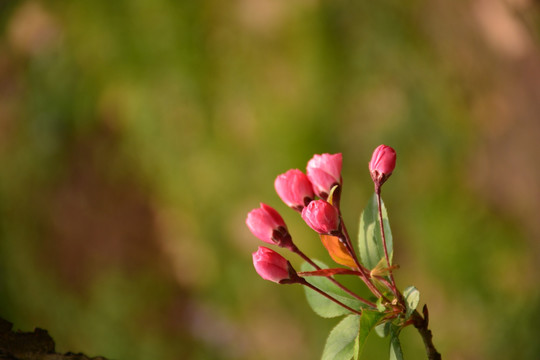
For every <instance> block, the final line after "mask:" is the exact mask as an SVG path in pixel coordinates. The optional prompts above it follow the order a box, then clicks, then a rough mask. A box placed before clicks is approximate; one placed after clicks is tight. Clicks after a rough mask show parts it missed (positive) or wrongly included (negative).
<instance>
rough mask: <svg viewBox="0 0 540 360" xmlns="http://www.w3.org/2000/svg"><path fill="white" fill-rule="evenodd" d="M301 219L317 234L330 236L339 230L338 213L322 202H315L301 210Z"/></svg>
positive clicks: (331, 206)
mask: <svg viewBox="0 0 540 360" xmlns="http://www.w3.org/2000/svg"><path fill="white" fill-rule="evenodd" d="M302 219H304V221H305V222H306V224H308V226H309V227H310V228H312V229H313V230H315V231H316V232H318V233H319V234H332V233H335V232H336V231H337V230H338V229H339V213H338V210H337V209H336V207H335V206H333V205H332V204H330V203H329V202H327V201H324V200H315V201H312V202H310V203H309V205H308V206H306V207H305V208H304V210H302Z"/></svg>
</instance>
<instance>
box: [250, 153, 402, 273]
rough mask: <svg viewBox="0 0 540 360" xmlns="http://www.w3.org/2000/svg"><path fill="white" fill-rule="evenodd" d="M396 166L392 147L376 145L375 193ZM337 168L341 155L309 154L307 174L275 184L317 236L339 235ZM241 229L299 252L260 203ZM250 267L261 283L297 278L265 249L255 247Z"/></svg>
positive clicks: (297, 172)
mask: <svg viewBox="0 0 540 360" xmlns="http://www.w3.org/2000/svg"><path fill="white" fill-rule="evenodd" d="M395 162H396V154H395V151H394V150H393V149H392V148H391V147H388V146H386V145H381V146H379V147H377V149H375V152H374V153H373V156H372V159H371V161H370V163H369V170H370V173H371V177H372V179H373V181H374V183H375V187H376V189H380V186H381V185H382V184H383V183H384V182H385V181H386V180H387V179H388V177H389V176H390V175H391V174H392V171H393V170H394V167H395ZM341 168H342V154H320V155H314V156H313V158H311V159H310V160H309V161H308V163H307V167H306V173H303V172H302V171H301V170H299V169H291V170H288V171H287V172H285V173H283V174H281V175H278V176H277V178H276V179H275V182H274V187H275V190H276V192H277V194H278V196H279V197H280V198H281V200H282V201H283V202H284V203H285V204H286V205H287V206H289V207H290V208H292V209H294V210H295V211H297V212H299V213H300V214H301V216H302V219H303V220H304V221H305V222H306V224H307V225H308V226H309V227H310V228H312V229H313V230H315V231H316V232H317V233H319V234H321V235H332V236H337V237H339V236H340V235H342V234H341V215H340V211H339V196H340V194H341V187H342V183H343V182H342V177H341ZM336 186H337V190H336V191H335V192H334V194H336V193H337V194H339V195H338V196H337V197H338V199H337V201H336V199H335V198H336V196H335V195H334V198H333V199H329V196H330V194H331V193H332V189H333V188H334V187H336ZM316 197H318V198H319V199H316ZM246 225H247V227H248V228H249V230H250V231H251V232H252V233H253V235H255V236H256V237H257V238H259V239H260V240H262V241H263V242H265V243H268V244H273V245H277V246H279V247H282V248H285V249H288V250H291V251H293V252H295V253H298V254H299V253H300V252H299V250H298V248H297V247H296V245H294V243H293V241H292V237H291V235H290V233H289V230H288V228H287V225H286V224H285V221H284V220H283V218H282V217H281V215H280V214H279V213H278V212H277V211H276V210H275V209H273V208H272V207H270V206H268V205H266V204H263V203H261V204H260V207H259V208H257V209H254V210H252V211H251V212H249V213H248V216H247V219H246ZM351 255H352V254H351ZM253 264H254V266H255V269H256V271H257V273H258V274H259V275H260V276H261V277H262V278H263V279H266V280H270V281H274V282H278V283H284V282H285V283H288V282H289V283H290V282H295V281H296V280H298V279H299V277H298V275H296V272H295V271H294V269H293V268H292V267H291V265H290V263H289V262H288V261H287V260H286V259H285V258H283V257H282V256H281V255H279V254H278V253H277V252H275V251H273V250H271V249H268V248H266V247H259V250H258V251H257V252H255V253H253Z"/></svg>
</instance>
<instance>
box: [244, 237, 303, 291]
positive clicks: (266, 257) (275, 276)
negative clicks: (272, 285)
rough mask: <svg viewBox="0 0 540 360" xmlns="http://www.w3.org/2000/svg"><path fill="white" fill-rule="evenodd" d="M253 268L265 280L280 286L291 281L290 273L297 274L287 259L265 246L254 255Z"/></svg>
mask: <svg viewBox="0 0 540 360" xmlns="http://www.w3.org/2000/svg"><path fill="white" fill-rule="evenodd" d="M253 266H255V270H256V271H257V274H259V275H260V276H261V277H262V278H263V279H265V280H270V281H273V282H276V283H278V284H279V283H280V282H282V281H286V280H290V279H291V273H290V271H292V273H293V274H294V273H295V272H294V270H293V269H292V267H291V265H290V264H289V262H288V261H287V259H285V258H284V257H283V256H281V255H279V254H278V253H277V252H275V251H274V250H270V249H269V248H267V247H264V246H259V249H258V250H257V251H256V252H254V253H253Z"/></svg>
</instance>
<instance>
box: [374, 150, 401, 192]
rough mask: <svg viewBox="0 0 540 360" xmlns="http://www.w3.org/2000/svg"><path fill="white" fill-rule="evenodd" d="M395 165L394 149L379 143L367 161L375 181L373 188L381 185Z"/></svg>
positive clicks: (378, 187)
mask: <svg viewBox="0 0 540 360" xmlns="http://www.w3.org/2000/svg"><path fill="white" fill-rule="evenodd" d="M395 167H396V151H395V150H394V149H392V148H391V147H390V146H386V145H379V146H378V147H377V148H376V149H375V151H374V152H373V156H372V157H371V161H370V162H369V172H370V173H371V178H372V179H373V182H374V183H375V188H377V189H380V187H381V185H382V184H383V183H384V182H385V181H386V180H387V179H388V178H389V177H390V175H392V172H393V171H394V168H395Z"/></svg>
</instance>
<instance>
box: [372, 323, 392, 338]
mask: <svg viewBox="0 0 540 360" xmlns="http://www.w3.org/2000/svg"><path fill="white" fill-rule="evenodd" d="M390 325H391V323H390V322H389V321H387V322H384V323H382V324H379V325H377V326H375V332H376V333H377V335H379V336H380V337H382V338H385V337H387V336H388V334H389V333H390Z"/></svg>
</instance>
